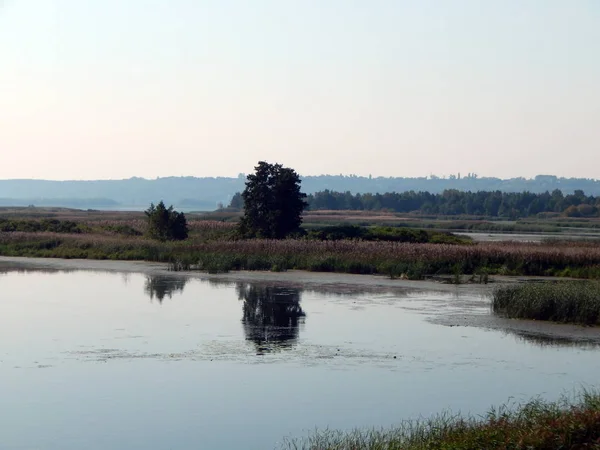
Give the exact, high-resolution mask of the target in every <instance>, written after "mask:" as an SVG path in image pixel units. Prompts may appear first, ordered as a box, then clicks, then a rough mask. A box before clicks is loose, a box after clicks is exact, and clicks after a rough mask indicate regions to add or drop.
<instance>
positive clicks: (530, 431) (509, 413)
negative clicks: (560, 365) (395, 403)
mask: <svg viewBox="0 0 600 450" xmlns="http://www.w3.org/2000/svg"><path fill="white" fill-rule="evenodd" d="M282 448H283V449H287V450H450V449H452V450H482V449H485V450H508V449H511V450H529V449H544V450H554V449H556V450H559V449H560V450H562V449H573V450H575V449H600V394H598V393H597V392H586V391H584V392H583V393H581V394H578V395H577V396H575V397H574V398H573V399H569V398H567V397H563V398H561V399H560V400H558V401H556V402H546V401H543V400H540V399H535V400H532V401H529V402H527V403H525V404H522V405H517V406H516V407H511V406H502V407H500V408H492V409H491V410H490V411H489V412H488V413H487V414H486V415H485V416H483V417H477V418H476V417H470V416H467V417H465V416H462V415H460V414H450V413H446V414H441V415H438V416H435V417H433V418H431V419H429V420H418V421H404V422H401V423H400V424H399V425H398V426H396V427H393V428H390V429H386V430H373V429H371V430H355V431H351V432H341V431H322V432H317V433H315V434H313V435H312V436H309V437H307V438H304V439H302V438H300V439H286V440H285V441H284V444H283V445H282Z"/></svg>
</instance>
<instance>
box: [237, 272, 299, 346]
mask: <svg viewBox="0 0 600 450" xmlns="http://www.w3.org/2000/svg"><path fill="white" fill-rule="evenodd" d="M236 290H237V293H238V297H239V299H240V300H243V301H244V306H243V317H242V324H243V326H244V333H245V335H246V340H249V341H252V342H254V344H255V346H256V352H257V354H259V355H262V354H265V353H270V352H273V351H278V350H282V349H286V348H291V347H292V346H293V345H294V344H295V343H296V341H297V340H298V334H299V331H300V326H301V325H303V324H304V317H305V316H306V314H305V313H304V311H302V308H301V307H300V290H299V289H295V288H287V287H277V286H261V285H256V284H247V283H238V284H237V286H236Z"/></svg>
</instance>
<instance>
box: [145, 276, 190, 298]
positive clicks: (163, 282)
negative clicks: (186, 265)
mask: <svg viewBox="0 0 600 450" xmlns="http://www.w3.org/2000/svg"><path fill="white" fill-rule="evenodd" d="M186 283H187V279H186V278H183V277H172V276H168V275H148V276H146V284H145V286H144V291H145V292H146V294H147V295H148V296H149V297H150V300H154V299H155V298H156V299H157V300H158V302H159V303H162V302H163V300H164V299H165V297H169V298H171V297H172V296H173V294H174V293H176V292H180V293H181V292H183V288H184V287H185V285H186Z"/></svg>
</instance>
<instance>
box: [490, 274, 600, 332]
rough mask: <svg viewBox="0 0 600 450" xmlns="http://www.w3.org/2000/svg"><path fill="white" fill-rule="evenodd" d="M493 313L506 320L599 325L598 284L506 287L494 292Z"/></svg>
mask: <svg viewBox="0 0 600 450" xmlns="http://www.w3.org/2000/svg"><path fill="white" fill-rule="evenodd" d="M492 309H493V311H494V312H496V313H498V314H502V315H504V316H506V317H509V318H518V319H532V320H548V321H554V322H563V323H577V324H583V325H600V282H597V281H586V282H582V281H570V282H566V281H563V282H556V283H527V284H521V285H517V286H505V287H501V288H498V289H496V290H495V291H494V294H493V299H492Z"/></svg>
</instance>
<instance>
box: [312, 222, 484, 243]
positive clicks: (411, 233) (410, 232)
mask: <svg viewBox="0 0 600 450" xmlns="http://www.w3.org/2000/svg"><path fill="white" fill-rule="evenodd" d="M307 236H308V238H309V239H315V240H319V241H339V240H343V239H360V240H363V241H388V242H413V243H421V244H423V243H428V242H429V243H438V244H470V243H471V242H472V240H471V239H470V238H468V237H459V236H456V235H454V234H451V233H445V232H440V231H430V230H417V229H413V228H396V227H381V226H373V227H363V226H358V225H338V226H327V227H314V228H310V229H308V232H307Z"/></svg>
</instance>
